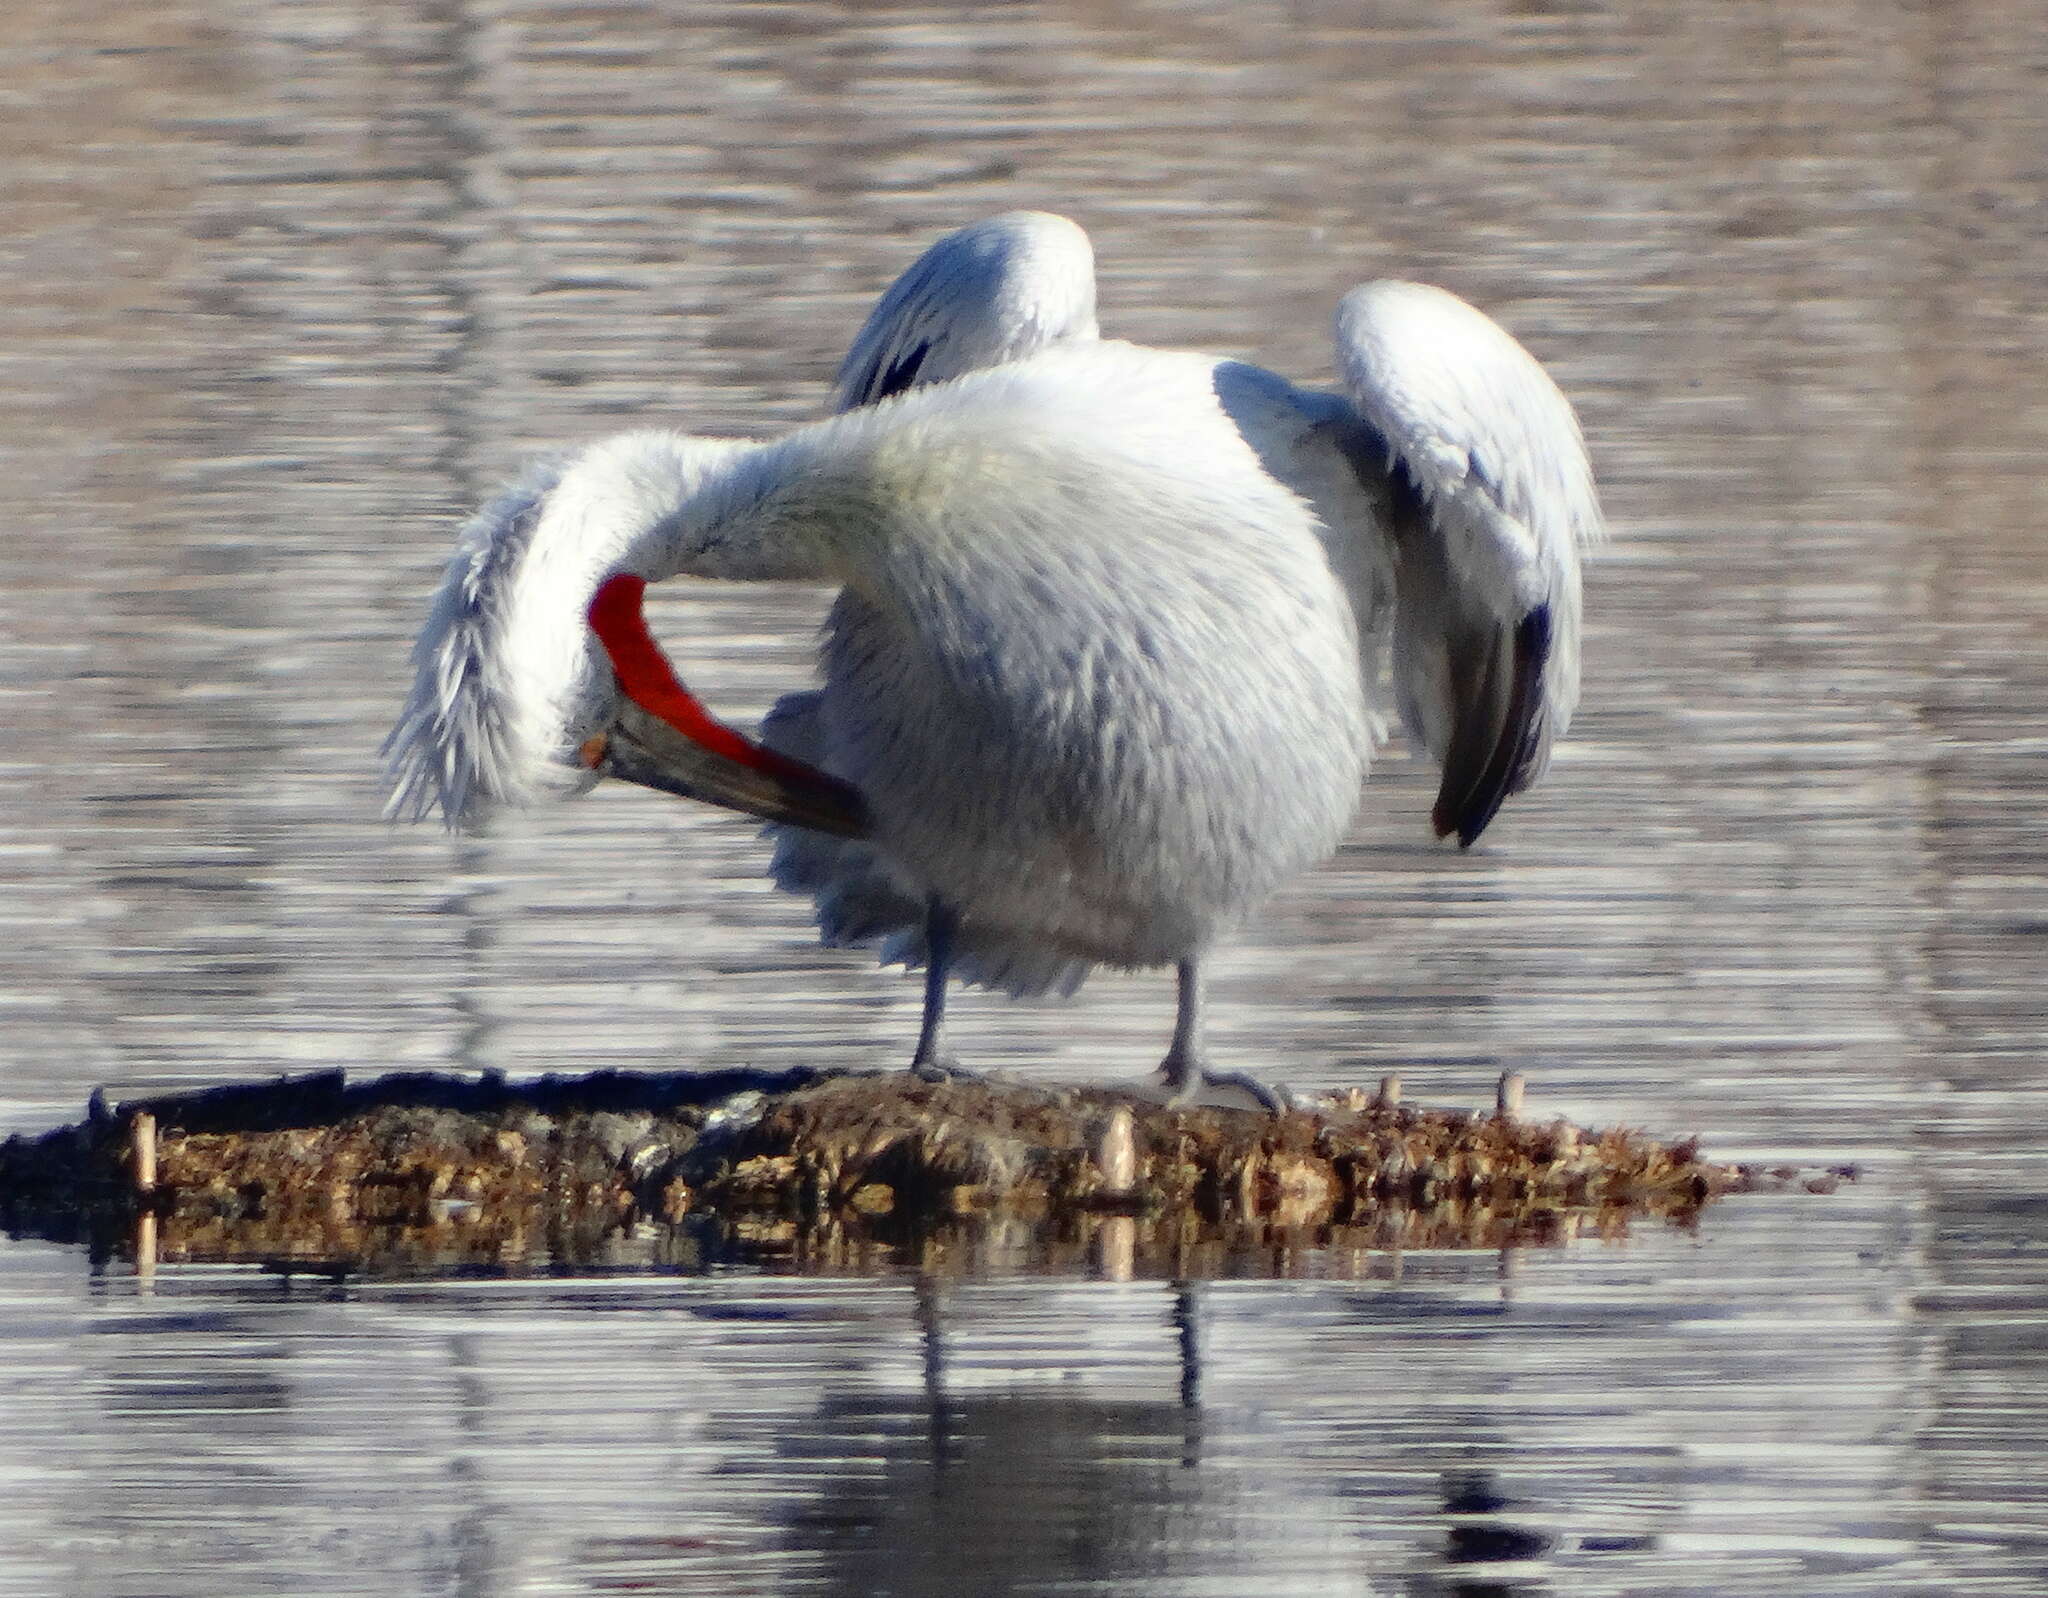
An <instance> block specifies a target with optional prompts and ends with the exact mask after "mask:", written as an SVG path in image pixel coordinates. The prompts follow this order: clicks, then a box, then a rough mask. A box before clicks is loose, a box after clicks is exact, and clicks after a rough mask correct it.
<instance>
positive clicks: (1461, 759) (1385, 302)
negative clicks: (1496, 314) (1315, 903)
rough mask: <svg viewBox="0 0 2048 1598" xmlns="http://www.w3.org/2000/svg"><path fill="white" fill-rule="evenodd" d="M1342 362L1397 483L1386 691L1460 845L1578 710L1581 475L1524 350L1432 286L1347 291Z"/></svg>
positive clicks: (1340, 324)
mask: <svg viewBox="0 0 2048 1598" xmlns="http://www.w3.org/2000/svg"><path fill="white" fill-rule="evenodd" d="M1337 359H1338V363H1339V365H1340V367H1341V368H1342V371H1343V374H1344V384H1345V388H1346V389H1347V391H1348V393H1349V396H1350V399H1351V403H1352V405H1353V407H1354V408H1355V409H1356V410H1357V412H1358V414H1359V416H1360V418H1361V419H1362V420H1364V421H1365V422H1366V423H1367V424H1368V425H1369V426H1370V427H1371V429H1372V430H1373V432H1374V433H1376V434H1377V435H1378V437H1379V439H1380V440H1381V441H1383V442H1384V443H1385V445H1386V448H1387V452H1388V459H1387V462H1386V466H1387V468H1388V469H1389V470H1390V471H1391V474H1392V477H1393V481H1394V488H1395V496H1394V498H1395V517H1394V520H1395V524H1396V525H1395V526H1394V528H1393V529H1392V532H1393V541H1394V545H1395V549H1394V596H1395V598H1394V603H1395V613H1394V626H1393V631H1394V690H1395V695H1396V697H1397V700H1398V702H1399V704H1400V708H1401V717H1402V720H1403V721H1404V722H1406V723H1407V726H1408V730H1409V734H1410V736H1412V737H1414V738H1415V739H1416V740H1417V741H1418V742H1420V743H1421V744H1423V745H1424V747H1426V748H1427V749H1428V750H1429V752H1430V754H1431V755H1432V756H1433V757H1434V758H1435V760H1436V762H1437V764H1438V765H1439V766H1440V767H1442V769H1443V784H1442V787H1441V788H1440V789H1439V790H1438V792H1437V798H1436V807H1435V810H1434V811H1433V813H1432V819H1433V821H1434V823H1435V825H1436V830H1437V835H1438V836H1439V837H1441V836H1444V835H1446V834H1449V833H1453V832H1455V833H1456V834H1457V835H1458V841H1459V842H1460V843H1461V844H1469V843H1471V842H1472V841H1473V840H1474V839H1475V838H1477V837H1478V836H1479V834H1480V833H1481V832H1482V831H1484V830H1485V828H1486V824H1487V823H1488V822H1489V821H1491V820H1492V819H1493V816H1494V813H1495V812H1496V811H1497V810H1499V809H1500V806H1501V801H1502V800H1504V799H1505V798H1507V796H1508V795H1509V794H1512V793H1517V792H1519V791H1520V790H1521V789H1523V788H1526V787H1527V786H1528V785H1529V784H1530V783H1532V782H1534V781H1535V780H1536V778H1537V777H1538V776H1539V775H1541V774H1542V771H1543V768H1544V766H1545V765H1546V764H1547V763H1548V762H1549V759H1550V746H1551V742H1552V740H1553V739H1555V738H1556V737H1557V736H1558V735H1559V734H1560V733H1562V732H1563V731H1564V729H1565V724H1566V723H1567V722H1568V721H1569V720H1570V718H1571V712H1572V706H1573V705H1574V703H1576V701H1577V699H1578V692H1579V551H1580V549H1581V548H1583V547H1584V546H1585V545H1587V544H1588V543H1591V542H1592V541H1593V540H1595V539H1597V538H1598V537H1599V536H1600V531H1601V522H1600V504H1599V501H1598V499H1597V498H1596V497H1595V495H1594V491H1593V469H1592V464H1591V463H1590V462H1589V461H1588V460H1587V458H1586V446H1585V441H1584V439H1583V438H1582V437H1581V436H1580V433H1579V424H1578V419H1577V418H1576V417H1575V416H1574V415H1573V414H1572V408H1571V404H1570V402H1569V401H1567V400H1566V399H1565V397H1564V395H1563V394H1561V393H1560V392H1559V391H1558V388H1557V385H1556V384H1555V383H1553V382H1551V380H1550V378H1549V376H1548V375H1547V374H1546V373H1545V372H1544V370H1543V368H1542V367H1541V366H1539V365H1537V364H1536V360H1535V357H1533V356H1532V355H1530V354H1529V352H1528V351H1527V350H1525V349H1523V348H1522V346H1521V345H1520V344H1518V343H1516V342H1515V340H1514V339H1513V338H1512V337H1510V336H1509V335H1508V333H1507V332H1506V331H1505V330H1503V329H1502V328H1501V327H1500V326H1499V325H1498V324H1497V323H1495V322H1493V321H1492V320H1491V319H1489V318H1488V317H1486V316H1485V315H1483V314H1482V313H1481V312H1479V311H1477V310H1475V309H1473V307H1471V306H1470V305H1467V304H1466V303H1465V302H1464V301H1463V300H1461V299H1459V298H1458V297H1457V296H1456V295H1455V294H1450V293H1447V292H1446V291H1444V290H1443V289H1437V288H1430V287H1427V286H1426V285H1423V284H1420V283H1397V282H1381V283H1368V284H1366V285H1365V286H1363V287H1361V288H1357V289H1353V290H1352V291H1351V293H1349V294H1348V295H1346V296H1345V297H1344V301H1343V303H1342V305H1340V306H1339V308H1338V311H1337Z"/></svg>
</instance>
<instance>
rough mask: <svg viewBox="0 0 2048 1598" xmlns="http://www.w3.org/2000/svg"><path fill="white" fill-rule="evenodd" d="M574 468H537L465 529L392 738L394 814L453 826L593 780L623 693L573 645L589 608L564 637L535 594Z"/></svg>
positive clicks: (574, 608)
mask: <svg viewBox="0 0 2048 1598" xmlns="http://www.w3.org/2000/svg"><path fill="white" fill-rule="evenodd" d="M567 468H568V462H567V461H565V460H561V459H555V460H548V461H543V462H539V463H537V464H536V465H534V466H532V467H531V468H529V469H528V471H527V472H526V474H525V475H524V476H523V477H522V478H520V479H519V481H518V482H516V483H514V484H513V485H512V486H511V487H509V488H507V489H506V490H505V491H504V492H503V493H501V494H499V495H498V497H497V498H496V499H494V500H492V501H491V502H490V503H489V504H487V505H485V506H484V507H483V508H482V509H481V510H479V511H478V512H477V513H476V514H475V515H474V516H473V517H471V518H470V520H469V522H468V524H467V525H466V526H465V527H464V528H463V530H462V534H461V537H460V540H459V541H458V543H457V545H456V550H455V554H454V557H453V558H452V559H451V560H450V561H449V562H448V568H447V571H446V574H445V575H444V576H443V578H442V580H441V586H440V588H439V590H438V591H437V592H436V593H435V595H434V601H433V606H432V608H431V609H430V610H429V612H428V614H427V621H426V625H425V626H424V627H422V628H421V629H420V635H419V640H418V642H416V643H415V644H414V645H413V651H412V659H413V667H414V671H415V676H414V679H413V687H412V693H411V695H410V697H408V698H407V700H406V704H405V709H404V711H403V712H402V713H401V714H400V716H399V718H398V723H397V725H396V726H394V727H393V728H392V729H391V734H390V736H389V737H387V738H386V739H385V740H384V750H383V753H384V757H385V761H386V770H387V772H388V775H389V777H390V780H391V798H390V800H389V803H388V804H387V806H386V811H387V813H388V814H389V815H392V816H394V817H397V818H400V819H403V820H408V821H421V820H425V819H426V818H427V817H428V816H429V815H431V814H432V813H433V812H434V811H436V810H438V811H440V813H441V815H442V818H443V819H444V820H445V821H446V822H447V823H448V825H449V826H450V827H451V828H457V829H460V828H464V827H467V826H470V825H473V824H474V823H475V822H477V821H479V820H481V819H482V816H483V814H484V813H485V812H486V811H487V810H488V809H490V808H491V807H492V806H494V805H501V804H510V805H518V804H528V803H532V802H535V801H537V800H540V799H544V798H550V797H567V796H569V795H571V794H575V793H579V792H582V791H583V790H584V789H586V788H588V787H589V786H590V785H591V783H592V782H594V781H595V780H596V779H595V777H594V776H593V775H592V774H591V773H590V772H589V771H588V770H587V769H585V768H584V767H582V766H581V765H578V764H577V763H576V762H575V761H574V759H573V758H572V757H573V754H574V751H575V748H576V746H577V743H578V742H580V741H581V739H582V738H587V737H589V736H591V733H592V732H593V731H595V730H596V729H597V728H598V727H600V726H602V725H603V724H604V723H605V721H606V720H607V719H608V718H609V716H610V715H611V713H612V710H613V704H612V702H613V701H615V700H616V699H617V697H618V693H617V689H616V687H615V686H614V685H612V684H611V683H610V682H609V681H608V680H607V677H606V676H605V675H602V674H601V673H600V671H599V670H598V669H597V667H598V662H597V661H596V660H594V659H593V658H592V651H591V649H590V648H589V647H588V646H587V645H585V644H584V642H583V641H582V640H581V639H580V638H576V637H574V636H573V633H574V630H575V629H576V627H577V626H578V625H579V624H580V622H581V619H582V607H581V605H580V604H579V603H578V598H579V596H576V595H564V596H563V597H562V603H561V606H560V610H561V616H560V618H559V625H557V624H555V623H554V622H553V621H551V619H550V618H549V616H548V615H547V610H546V607H543V606H541V605H538V604H536V603H535V600H536V599H537V598H538V596H537V595H535V594H534V593H533V592H532V591H533V589H534V587H535V577H536V575H537V573H536V571H535V569H534V568H535V566H536V565H537V564H545V555H544V552H542V554H541V556H540V557H539V559H537V558H536V548H535V546H536V537H535V535H536V533H537V531H538V529H539V527H540V525H541V522H542V519H543V514H544V512H545V511H546V509H547V507H548V502H549V498H550V496H551V495H552V494H553V493H554V491H555V490H556V489H557V488H558V487H559V486H560V484H561V481H562V478H563V476H564V475H565V472H566V470H567Z"/></svg>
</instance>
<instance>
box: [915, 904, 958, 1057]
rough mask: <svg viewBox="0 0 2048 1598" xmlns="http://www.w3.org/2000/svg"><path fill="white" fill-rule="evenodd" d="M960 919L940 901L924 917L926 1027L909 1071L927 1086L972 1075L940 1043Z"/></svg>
mask: <svg viewBox="0 0 2048 1598" xmlns="http://www.w3.org/2000/svg"><path fill="white" fill-rule="evenodd" d="M959 929H960V918H959V916H957V915H956V914H954V913H953V911H952V909H951V908H949V907H948V906H946V905H943V904H941V903H940V902H939V901H938V900H937V899H932V900H930V901H929V902H928V903H927V904H926V907H925V915H924V945H925V953H924V1024H923V1025H922V1026H921V1027H919V1028H918V1033H917V1052H916V1053H915V1054H913V1055H912V1056H911V1057H910V1069H911V1070H912V1071H913V1072H915V1073H916V1074H917V1076H918V1077H919V1078H920V1079H921V1080H923V1081H926V1082H945V1081H948V1080H950V1079H951V1078H953V1077H956V1076H967V1075H971V1074H972V1073H970V1072H967V1071H965V1070H963V1069H962V1068H961V1065H960V1062H959V1061H958V1060H956V1059H954V1058H953V1056H952V1055H950V1054H948V1053H947V1052H946V1050H945V1048H944V1046H943V1045H942V1043H941V1042H940V1035H941V1034H942V1033H943V1032H944V1030H945V1025H946V976H947V974H948V973H949V972H950V971H951V970H952V968H953V939H954V936H955V935H956V934H957V933H958V931H959Z"/></svg>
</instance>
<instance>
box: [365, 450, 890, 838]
mask: <svg viewBox="0 0 2048 1598" xmlns="http://www.w3.org/2000/svg"><path fill="white" fill-rule="evenodd" d="M760 454H761V451H760V449H759V447H758V446H755V445H750V444H744V443H740V442H736V441H734V440H729V439H709V438H691V437H686V436H684V435H682V434H679V433H669V432H642V433H626V434H621V435H620V436H618V437H616V438H610V439H606V440H603V441H602V442H600V443H597V444H593V445H591V446H590V447H589V448H587V449H585V450H583V451H581V452H580V453H578V454H576V455H573V456H570V457H564V458H558V459H555V460H551V461H545V462H542V463H541V464H539V465H536V466H535V467H533V468H531V469H530V470H529V471H528V472H527V474H526V475H525V476H524V477H523V478H521V479H520V480H519V481H518V482H517V483H515V484H514V485H513V486H512V487H511V488H509V489H507V490H506V491H505V492H504V493H503V494H500V495H499V496H498V497H497V498H496V499H495V500H493V501H492V502H491V503H490V504H488V505H486V506H485V507H484V508H483V509H482V510H481V511H479V512H478V513H477V514H476V515H475V516H474V517H472V518H471V519H470V522H469V524H468V525H467V526H466V527H465V528H464V529H463V531H462V535H461V539H460V541H459V542H458V544H457V546H456V551H455V556H454V558H453V559H452V560H450V561H449V563H448V570H447V574H446V575H445V576H444V577H443V579H442V581H441V587H440V590H439V592H437V593H436V594H435V596H434V603H433V607H432V609H431V610H430V611H429V613H428V616H427V623H426V626H425V627H423V628H422V629H421V631H420V636H419V641H418V643H416V644H415V645H414V646H413V665H414V668H415V673H416V675H415V677H414V680H413V688H412V693H411V696H410V697H409V698H408V699H407V700H406V704H405V709H404V711H403V712H402V713H401V714H400V715H399V718H398V724H397V725H396V726H395V727H393V728H392V730H391V735H390V736H389V737H388V738H386V739H385V741H384V755H385V759H386V762H387V769H388V771H389V775H390V779H391V799H390V802H389V805H388V807H387V810H388V813H389V814H391V815H392V816H394V817H398V818H401V819H405V820H423V819H425V818H426V817H427V816H428V815H430V814H432V813H433V812H434V811H436V810H438V811H440V813H441V815H442V817H443V818H444V819H445V820H446V821H447V823H448V825H449V826H450V827H452V828H457V829H460V828H464V827H467V826H470V825H472V824H474V823H475V822H477V821H479V820H481V819H482V817H483V815H484V814H485V813H486V812H488V811H489V810H490V809H492V808H494V807H497V806H501V805H527V804H534V803H538V802H540V801H542V800H547V799H561V798H569V797H573V796H574V795H576V794H580V793H583V792H586V791H587V790H588V789H589V788H590V787H591V786H592V784H594V783H595V782H596V781H597V780H598V778H599V777H600V776H606V775H609V776H615V777H622V778H625V779H626V780H628V781H632V782H637V783H641V784H643V785H646V786H650V787H656V788H662V789H665V790H667V791H670V792H675V793H681V794H685V795H687V796H689V797H692V798H699V799H705V800H709V801H710V802H712V803H714V804H723V805H728V806H731V807H733V808H737V809H743V810H746V811H748V812H749V813H751V814H755V815H762V816H767V817H770V818H771V819H776V820H792V821H796V822H798V823H799V824H801V825H807V826H824V827H825V828H826V829H827V830H834V831H842V832H845V831H851V830H855V829H857V828H859V827H862V826H864V825H865V821H864V818H863V817H862V816H861V814H860V812H859V806H858V803H857V801H856V800H854V798H853V797H852V796H851V793H850V790H846V789H845V785H844V784H841V783H838V782H837V781H836V779H831V778H828V777H826V776H825V775H824V774H823V773H821V772H815V771H812V770H810V768H808V767H803V766H801V765H800V763H797V762H793V761H789V760H785V759H783V758H782V757H780V756H777V755H775V754H773V753H772V752H770V751H767V750H763V749H760V748H758V747H757V746H755V745H753V744H751V743H750V742H749V741H748V740H746V739H744V738H742V737H740V736H739V735H738V734H737V733H734V732H732V731H731V729H729V728H726V727H723V726H721V725H719V724H718V723H717V722H715V721H713V720H712V719H711V717H710V716H709V714H708V713H707V712H705V711H704V709H703V707H702V706H701V705H699V704H698V703H697V702H696V700H695V699H694V698H693V697H692V696H691V695H690V694H689V692H688V690H686V689H685V688H683V686H682V684H681V683H680V682H679V681H678V680H677V679H676V678H675V676H674V673H673V672H672V671H670V669H669V667H668V664H667V662H666V661H665V660H664V659H663V658H662V656H661V653H660V650H659V648H658V647H657V646H656V645H655V643H654V641H653V639H652V638H651V637H650V636H649V635H648V633H647V631H646V626H645V623H644V622H643V621H642V619H641V615H640V596H641V594H642V592H643V590H644V589H645V588H646V585H647V581H648V579H650V578H659V577H663V576H668V575H670V574H672V573H674V572H676V571H678V570H680V569H683V568H684V566H685V565H690V566H692V567H693V568H696V569H702V570H705V571H706V572H707V574H710V573H715V572H716V571H717V570H718V568H719V565H720V562H721V561H722V560H725V561H729V560H730V559H731V558H732V556H731V553H730V547H729V546H730V545H731V544H732V543H733V542H734V540H732V539H731V538H730V536H729V535H730V534H731V531H732V527H733V522H734V520H735V518H736V516H739V515H742V514H743V512H744V508H745V507H746V506H747V505H748V504H750V503H753V502H757V501H758V499H759V496H760V493H761V487H760V483H759V482H756V481H755V480H754V479H751V478H747V477H746V476H745V475H744V474H736V473H735V472H733V471H732V470H731V469H730V468H732V467H733V466H734V465H735V463H737V462H739V461H741V460H742V459H744V458H747V457H750V456H753V457H758V456H759V455H760ZM762 480H763V481H769V480H772V479H770V478H768V477H766V476H764V477H763V479H762Z"/></svg>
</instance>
